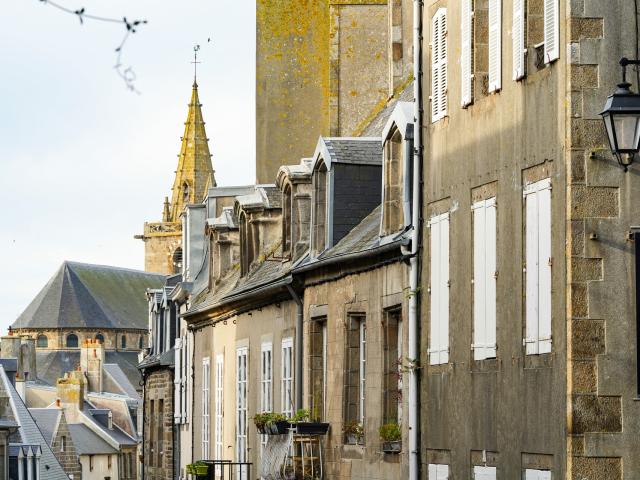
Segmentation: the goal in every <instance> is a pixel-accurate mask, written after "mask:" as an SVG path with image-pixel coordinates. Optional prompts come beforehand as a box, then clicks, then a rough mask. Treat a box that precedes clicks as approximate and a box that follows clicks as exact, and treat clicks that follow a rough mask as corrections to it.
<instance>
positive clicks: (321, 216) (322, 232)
mask: <svg viewBox="0 0 640 480" xmlns="http://www.w3.org/2000/svg"><path fill="white" fill-rule="evenodd" d="M313 190H314V192H313V250H314V251H315V253H316V255H317V254H320V253H322V252H323V251H324V249H325V248H326V245H327V166H326V165H325V163H324V162H320V163H319V165H318V166H317V167H316V172H315V175H314V179H313Z"/></svg>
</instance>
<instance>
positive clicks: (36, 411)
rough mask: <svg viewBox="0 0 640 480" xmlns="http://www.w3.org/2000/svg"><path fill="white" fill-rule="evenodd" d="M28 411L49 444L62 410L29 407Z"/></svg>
mask: <svg viewBox="0 0 640 480" xmlns="http://www.w3.org/2000/svg"><path fill="white" fill-rule="evenodd" d="M29 413H31V416H32V417H33V419H34V420H35V422H36V425H38V428H39V429H40V431H41V432H42V435H43V436H44V439H45V440H46V441H47V445H49V446H51V444H52V443H53V439H54V436H55V433H56V427H57V426H58V423H59V421H60V416H61V415H62V410H60V409H59V408H30V409H29Z"/></svg>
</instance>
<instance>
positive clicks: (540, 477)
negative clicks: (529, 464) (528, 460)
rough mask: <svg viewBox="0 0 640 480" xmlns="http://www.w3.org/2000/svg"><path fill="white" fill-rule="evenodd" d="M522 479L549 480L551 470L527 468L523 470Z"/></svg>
mask: <svg viewBox="0 0 640 480" xmlns="http://www.w3.org/2000/svg"><path fill="white" fill-rule="evenodd" d="M524 480H551V471H550V470H535V469H533V468H527V469H526V470H525V471H524Z"/></svg>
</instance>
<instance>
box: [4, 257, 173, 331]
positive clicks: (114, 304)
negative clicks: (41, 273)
mask: <svg viewBox="0 0 640 480" xmlns="http://www.w3.org/2000/svg"><path fill="white" fill-rule="evenodd" d="M164 279H165V277H164V276H163V275H158V274H153V273H146V272H141V271H138V270H129V269H125V268H117V267H106V266H102V265H89V264H85V263H76V262H64V263H63V264H62V266H61V267H60V268H59V269H58V271H57V272H56V274H55V275H54V276H53V277H52V278H51V279H50V280H49V281H48V282H47V284H46V285H45V286H44V288H43V289H42V290H41V291H40V293H38V295H36V297H35V298H34V299H33V300H32V301H31V303H30V304H29V306H28V307H27V308H26V309H25V311H24V312H23V313H22V314H21V315H20V316H19V317H18V319H17V320H16V321H15V322H14V323H13V325H12V328H26V329H29V328H114V329H119V328H134V329H141V330H142V329H146V328H148V304H147V299H146V295H145V291H146V290H147V289H148V288H159V287H161V286H162V284H163V282H164Z"/></svg>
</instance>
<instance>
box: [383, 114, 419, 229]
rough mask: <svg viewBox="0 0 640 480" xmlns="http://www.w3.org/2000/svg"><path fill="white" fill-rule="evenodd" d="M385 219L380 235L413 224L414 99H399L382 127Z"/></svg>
mask: <svg viewBox="0 0 640 480" xmlns="http://www.w3.org/2000/svg"><path fill="white" fill-rule="evenodd" d="M382 142H383V165H382V178H383V184H382V197H383V198H382V222H381V224H380V236H381V237H389V236H392V235H394V234H396V233H398V232H401V231H403V230H405V229H406V228H408V227H409V226H410V225H411V167H412V161H411V160H412V157H413V103H411V102H398V103H397V104H396V106H395V108H394V109H393V113H392V114H391V116H390V117H389V119H388V120H387V123H386V125H385V127H384V130H383V131H382Z"/></svg>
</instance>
